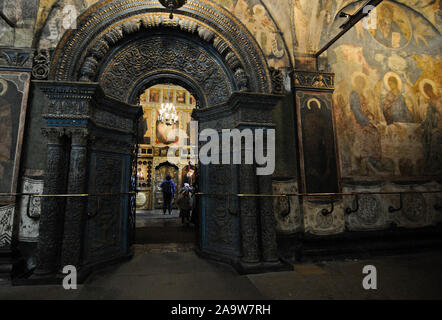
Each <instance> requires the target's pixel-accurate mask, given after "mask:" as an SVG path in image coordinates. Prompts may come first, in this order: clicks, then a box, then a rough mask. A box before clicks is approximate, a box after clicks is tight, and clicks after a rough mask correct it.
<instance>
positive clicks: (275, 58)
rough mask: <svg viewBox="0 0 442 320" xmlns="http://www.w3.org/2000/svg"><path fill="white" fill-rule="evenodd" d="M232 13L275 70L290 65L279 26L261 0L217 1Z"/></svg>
mask: <svg viewBox="0 0 442 320" xmlns="http://www.w3.org/2000/svg"><path fill="white" fill-rule="evenodd" d="M216 2H218V3H219V4H220V5H222V6H223V7H225V8H226V9H227V10H229V11H230V12H232V13H233V14H234V15H235V16H236V17H237V18H238V19H239V20H240V21H241V22H242V23H243V24H244V25H245V26H246V27H247V28H248V29H249V31H250V32H251V33H252V34H253V36H254V37H255V39H256V41H257V42H258V43H259V45H260V46H261V49H262V50H263V51H264V54H265V55H266V57H267V59H268V62H269V65H270V66H272V67H274V68H280V67H285V66H288V65H289V64H290V62H289V56H288V53H287V52H286V49H285V47H284V40H283V38H282V37H281V35H280V33H279V30H278V28H277V26H276V25H275V23H274V21H273V19H272V17H271V16H270V15H269V13H268V11H267V9H266V7H265V6H264V5H263V2H262V1H260V0H216Z"/></svg>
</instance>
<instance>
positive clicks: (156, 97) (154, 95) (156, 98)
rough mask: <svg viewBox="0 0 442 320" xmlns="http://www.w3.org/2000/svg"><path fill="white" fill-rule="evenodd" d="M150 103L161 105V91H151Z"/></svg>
mask: <svg viewBox="0 0 442 320" xmlns="http://www.w3.org/2000/svg"><path fill="white" fill-rule="evenodd" d="M149 102H150V103H159V102H160V90H159V89H149Z"/></svg>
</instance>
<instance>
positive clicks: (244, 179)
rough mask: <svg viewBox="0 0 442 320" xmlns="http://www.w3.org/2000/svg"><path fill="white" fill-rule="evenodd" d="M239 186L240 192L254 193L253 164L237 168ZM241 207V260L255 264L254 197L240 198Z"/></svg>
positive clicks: (256, 221) (258, 259)
mask: <svg viewBox="0 0 442 320" xmlns="http://www.w3.org/2000/svg"><path fill="white" fill-rule="evenodd" d="M239 171H240V173H239V175H240V180H239V181H241V187H240V193H242V194H254V193H255V192H256V175H255V168H254V166H253V165H241V167H240V169H239ZM240 201H241V202H240V207H241V238H242V253H243V256H242V258H241V261H242V262H243V263H246V264H257V263H259V261H260V252H259V242H258V217H257V213H258V208H257V201H256V198H249V197H244V198H241V200H240Z"/></svg>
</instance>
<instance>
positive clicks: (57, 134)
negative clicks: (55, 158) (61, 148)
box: [41, 128, 65, 145]
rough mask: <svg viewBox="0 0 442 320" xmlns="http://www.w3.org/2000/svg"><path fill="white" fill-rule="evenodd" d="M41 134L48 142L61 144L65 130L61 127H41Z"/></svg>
mask: <svg viewBox="0 0 442 320" xmlns="http://www.w3.org/2000/svg"><path fill="white" fill-rule="evenodd" d="M41 133H42V135H43V136H44V137H45V138H46V140H47V141H48V144H53V145H61V144H63V141H62V138H63V136H64V135H65V131H64V129H62V128H43V129H41Z"/></svg>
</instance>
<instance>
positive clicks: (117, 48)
mask: <svg viewBox="0 0 442 320" xmlns="http://www.w3.org/2000/svg"><path fill="white" fill-rule="evenodd" d="M165 81H166V82H170V83H173V84H176V85H180V86H182V87H183V88H185V89H186V90H188V91H189V92H190V93H191V95H192V96H193V97H194V98H195V100H196V102H195V103H196V106H197V109H196V110H195V112H194V113H193V114H194V117H195V118H196V119H197V120H198V121H199V123H200V125H201V127H200V130H202V129H207V128H211V129H212V130H214V131H215V132H221V131H222V130H223V129H226V128H227V129H228V128H232V129H233V128H238V129H242V128H248V129H251V130H256V129H259V130H262V129H264V130H266V129H268V128H273V124H272V110H273V107H274V106H275V105H276V103H277V101H278V100H279V98H280V97H279V96H273V95H272V92H273V85H272V79H271V76H270V70H269V68H268V65H267V62H266V59H265V57H264V55H263V53H262V51H261V49H260V48H259V46H258V44H257V43H256V41H255V39H254V38H253V36H252V35H251V34H250V33H249V32H248V31H247V29H246V28H245V27H244V26H243V25H242V24H241V22H240V21H239V20H237V18H235V17H234V16H232V15H231V14H230V13H229V12H228V11H226V10H225V9H223V8H222V7H220V6H218V5H216V4H215V3H213V2H208V1H204V0H190V1H188V2H187V4H186V5H185V6H184V7H183V8H182V9H180V10H178V11H177V12H176V13H175V14H174V16H173V18H170V16H169V13H168V12H166V11H165V10H164V8H162V7H161V5H160V4H159V3H158V2H157V1H154V0H146V1H137V0H129V1H124V2H121V1H116V0H113V1H112V0H106V1H101V2H99V3H97V4H96V5H94V6H93V7H92V8H91V9H89V10H88V11H86V12H85V13H84V14H83V15H82V16H81V17H80V18H79V19H78V21H77V29H76V30H70V31H68V32H67V33H66V34H65V35H64V37H63V38H62V40H61V41H60V43H59V45H58V47H57V49H56V51H55V54H54V60H53V63H52V68H51V71H50V81H42V82H40V83H39V86H40V87H41V88H42V90H43V91H44V92H45V94H46V95H47V97H48V98H49V100H50V104H49V107H48V113H47V114H45V115H44V118H45V120H46V123H47V128H46V129H47V130H50V132H49V134H48V136H49V138H50V139H51V140H50V143H48V165H47V170H46V171H47V179H48V180H47V181H45V188H47V190H45V192H46V191H47V193H48V194H57V193H63V192H65V191H66V190H67V191H68V192H78V193H89V198H88V199H87V201H84V203H83V202H79V201H77V202H75V203H70V202H69V201H66V202H64V201H58V200H47V201H45V204H44V209H43V211H46V212H50V214H48V215H47V216H46V217H42V220H41V228H40V239H39V244H38V246H39V252H40V254H39V267H38V268H37V270H36V273H37V274H40V275H45V274H53V273H54V272H55V271H56V270H58V269H59V267H60V265H59V264H60V259H59V257H60V256H61V263H62V264H65V265H67V264H69V265H74V266H78V267H79V268H81V269H83V270H85V272H86V273H87V272H88V270H90V269H91V268H94V267H96V266H99V265H102V264H106V263H108V262H109V261H115V260H118V259H121V258H124V257H126V256H128V255H130V247H131V244H132V243H133V241H134V229H135V220H136V219H135V210H136V201H135V200H136V199H135V197H134V192H135V189H131V186H133V185H132V183H131V179H130V177H131V176H132V172H133V171H134V168H136V164H137V161H136V159H137V153H138V150H136V148H134V147H133V146H134V145H135V141H136V137H137V133H136V131H137V128H138V126H137V125H136V119H139V118H140V116H141V113H142V112H141V110H140V108H139V107H138V106H136V104H138V101H137V100H138V99H139V97H140V93H142V92H144V91H145V90H146V89H149V88H150V87H152V85H154V84H159V83H164V82H165ZM64 135H71V136H72V137H73V138H72V141H73V142H72V146H65V145H63V143H62V142H60V141H59V138H60V137H62V136H64ZM74 143H75V145H74ZM66 148H67V149H68V150H72V151H71V153H70V158H69V161H67V163H64V162H63V161H64V158H62V155H63V154H65V151H64V150H66ZM54 150H55V151H56V152H54ZM78 150H81V156H82V158H81V159H82V163H83V165H82V166H78V163H79V162H78V161H77V158H78ZM74 151H75V152H74ZM102 164H105V165H104V166H103V165H102ZM131 164H132V165H131ZM256 167H257V165H256V164H253V165H244V166H243V165H233V164H228V165H214V164H211V163H209V164H206V165H204V167H201V169H200V170H201V192H202V196H201V198H200V199H199V201H198V203H199V206H200V209H201V210H200V212H199V221H200V224H199V225H200V228H199V230H198V248H199V252H200V253H201V254H203V255H204V256H206V257H210V258H213V259H217V260H222V261H225V262H229V263H232V264H233V265H235V266H237V267H238V269H239V270H241V271H242V272H257V271H259V270H262V269H266V268H267V269H268V268H278V267H280V261H279V259H278V256H277V248H276V233H275V230H274V216H273V210H272V208H271V207H272V200H271V199H265V198H262V199H259V200H258V199H255V198H250V199H246V200H244V201H243V200H240V199H237V198H236V196H235V194H239V193H242V194H256V193H263V194H269V193H271V177H270V176H267V177H261V178H259V179H258V178H257V177H256ZM67 171H68V172H67ZM135 171H136V170H135ZM63 175H66V176H68V179H67V181H64V180H57V177H61V176H63ZM55 180H57V181H58V183H56V184H54V183H53V182H54V181H55ZM130 191H132V192H130ZM229 193H232V194H233V195H232V196H231V195H228V196H227V197H226V196H224V195H227V194H229ZM112 196H113V197H114V198H112V201H106V200H103V199H102V198H105V197H108V198H109V197H112ZM92 198H93V199H92ZM117 199H120V200H117ZM74 209H75V210H74ZM72 211H75V212H76V213H75V214H70V213H72ZM63 217H64V219H62V218H63Z"/></svg>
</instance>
